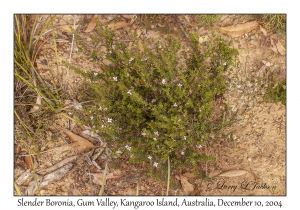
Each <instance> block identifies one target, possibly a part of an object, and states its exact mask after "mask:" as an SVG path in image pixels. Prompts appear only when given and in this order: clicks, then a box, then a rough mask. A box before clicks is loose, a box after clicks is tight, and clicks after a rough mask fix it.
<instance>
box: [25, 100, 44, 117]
mask: <svg viewBox="0 0 300 210" xmlns="http://www.w3.org/2000/svg"><path fill="white" fill-rule="evenodd" d="M41 103H42V98H41V96H38V97H37V99H36V102H35V104H36V105H34V106H33V107H32V108H31V109H30V111H29V112H28V114H31V113H34V112H36V111H37V110H39V108H40V105H41Z"/></svg>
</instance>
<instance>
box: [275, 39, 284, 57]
mask: <svg viewBox="0 0 300 210" xmlns="http://www.w3.org/2000/svg"><path fill="white" fill-rule="evenodd" d="M276 48H277V50H278V52H279V54H280V55H285V51H286V50H285V48H284V47H283V45H282V44H281V42H280V41H279V40H278V42H277V43H276Z"/></svg>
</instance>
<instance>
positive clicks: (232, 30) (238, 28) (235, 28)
mask: <svg viewBox="0 0 300 210" xmlns="http://www.w3.org/2000/svg"><path fill="white" fill-rule="evenodd" d="M258 25H259V23H258V22H257V21H251V22H247V23H242V24H236V25H232V26H227V27H221V28H220V32H221V33H223V34H226V35H228V36H231V37H233V38H234V37H239V36H242V35H244V34H245V33H248V32H250V31H252V30H253V29H255V28H256V27H257V26H258Z"/></svg>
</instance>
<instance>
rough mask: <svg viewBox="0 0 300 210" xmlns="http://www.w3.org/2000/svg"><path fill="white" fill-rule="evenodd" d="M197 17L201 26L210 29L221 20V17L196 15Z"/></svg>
mask: <svg viewBox="0 0 300 210" xmlns="http://www.w3.org/2000/svg"><path fill="white" fill-rule="evenodd" d="M197 17H198V20H199V21H200V23H201V25H204V26H209V27H210V26H212V25H213V24H214V23H215V22H217V21H218V20H219V19H220V18H221V15H197Z"/></svg>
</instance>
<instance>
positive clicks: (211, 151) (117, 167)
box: [14, 15, 286, 196]
mask: <svg viewBox="0 0 300 210" xmlns="http://www.w3.org/2000/svg"><path fill="white" fill-rule="evenodd" d="M44 16H45V17H44V19H43V20H45V19H47V18H48V17H49V15H44ZM92 17H93V15H76V25H78V27H77V28H76V31H77V32H78V34H79V35H80V37H81V38H82V39H83V40H84V42H85V44H86V46H87V48H88V50H89V51H91V52H92V50H93V48H95V46H93V43H92V39H91V38H90V35H91V34H94V33H95V32H94V31H91V32H84V31H85V30H86V28H87V26H88V23H89V22H90V20H91V19H92ZM98 18H99V22H100V24H106V23H109V22H118V21H129V20H127V19H126V18H124V17H122V16H120V15H98ZM178 18H179V20H180V22H181V23H182V25H183V27H184V29H185V30H186V31H192V32H195V33H196V34H197V35H198V36H199V37H200V36H202V37H210V36H211V33H212V31H214V32H215V33H217V34H220V35H222V37H223V38H224V39H226V40H230V39H231V38H230V37H229V36H226V35H224V34H221V33H220V32H218V28H219V27H222V26H230V25H234V24H240V23H245V22H247V21H249V20H248V19H247V18H246V17H245V15H222V17H221V19H220V20H218V22H216V23H215V24H214V25H213V26H212V28H208V27H205V26H201V24H200V23H199V21H198V20H197V17H196V15H178ZM149 19H150V18H146V17H145V16H143V15H137V18H136V20H135V22H133V24H132V25H130V26H128V27H124V28H120V29H118V30H116V34H117V36H116V37H117V39H119V40H124V42H125V43H127V44H128V47H131V46H132V44H133V43H132V42H130V40H129V41H128V40H127V39H128V38H127V35H128V33H129V32H130V31H135V32H136V33H140V36H141V38H142V39H144V40H151V39H153V40H157V39H158V38H159V37H164V36H165V35H166V34H172V35H173V36H177V37H179V38H180V40H181V41H182V43H183V45H184V43H185V42H186V37H185V35H184V33H183V31H182V30H181V28H180V27H179V26H178V24H177V22H176V21H175V20H174V18H173V17H172V16H171V15H164V16H160V17H156V18H153V21H149ZM146 20H147V21H146ZM73 24H74V15H57V16H56V17H55V19H54V26H55V27H59V26H65V25H73ZM141 28H143V29H144V28H146V30H144V31H143V30H142V29H141ZM57 33H58V35H57V36H58V38H59V42H58V59H59V63H61V62H62V61H69V59H70V51H71V49H72V53H71V59H70V63H71V64H72V65H73V66H76V67H78V68H81V69H84V70H86V71H91V72H100V71H101V69H100V67H99V63H97V61H95V60H93V59H92V58H91V57H89V56H87V55H85V54H84V53H82V52H80V51H79V50H78V43H77V42H76V40H75V41H74V43H73V44H72V34H71V33H68V32H66V31H61V30H57ZM50 34H51V33H50ZM46 36H50V35H49V34H48V35H45V37H46ZM272 38H273V39H278V40H280V41H281V42H282V43H283V45H284V44H285V35H282V34H275V33H274V32H271V31H267V33H266V34H264V32H263V31H262V30H261V29H260V27H257V28H255V29H254V30H252V31H250V32H247V33H245V34H244V35H242V36H239V37H237V38H234V40H238V41H239V44H238V43H236V45H237V46H239V47H240V50H239V63H238V65H237V66H236V67H235V68H234V71H233V74H232V75H228V78H229V79H228V81H227V82H228V90H227V93H226V95H225V98H226V100H227V104H228V106H229V107H230V108H231V112H232V114H236V117H235V122H234V123H233V124H232V125H231V126H230V127H228V128H226V129H225V131H224V134H228V136H229V138H227V139H223V140H222V141H219V142H216V143H214V144H212V143H211V145H210V146H209V147H208V145H205V146H203V148H202V149H203V151H205V152H206V154H208V155H213V156H215V157H216V161H209V162H207V163H201V164H199V165H198V167H197V171H198V172H199V173H198V174H195V173H192V171H191V169H189V168H186V169H183V170H174V171H173V172H172V174H171V182H172V183H173V184H172V185H171V188H170V191H169V195H178V196H179V195H194V196H201V195H204V196H210V195H219V196H222V195H224V196H225V195H243V196H249V195H286V106H284V105H282V104H281V103H270V102H269V103H267V102H264V101H263V98H262V97H263V94H264V93H263V92H262V89H261V88H260V85H259V84H258V82H257V80H258V77H259V76H261V75H262V74H263V72H264V71H265V69H266V68H268V69H271V70H272V71H274V72H275V73H276V75H277V77H278V79H280V80H282V79H285V76H286V57H285V56H283V55H280V54H279V53H276V52H274V51H273V50H272V49H271V48H272V43H271V40H272ZM36 68H37V69H38V71H39V73H40V74H41V75H42V76H43V77H44V78H46V79H47V78H50V71H49V70H50V69H52V70H53V71H56V56H55V51H54V50H53V43H51V42H49V43H46V44H45V45H44V46H43V47H42V49H41V50H40V53H39V55H38V57H37V61H36ZM249 78H250V80H249ZM56 79H57V80H58V81H63V82H60V83H59V84H60V87H61V88H62V89H64V90H65V92H66V95H67V97H66V98H68V100H69V101H71V102H74V101H75V99H76V100H77V101H78V102H83V101H80V97H79V96H78V95H77V92H76V89H77V88H78V87H79V85H80V84H81V83H82V78H81V76H79V75H78V74H76V73H74V72H73V71H72V70H71V69H68V68H67V67H66V66H65V65H62V64H61V65H60V66H59V72H56ZM82 106H84V104H82ZM70 116H71V115H70ZM51 123H52V126H51V130H49V131H47V132H46V134H45V136H46V138H45V139H43V140H42V142H43V146H42V148H41V154H40V156H39V157H38V158H35V161H36V163H37V168H36V171H37V172H39V171H42V170H44V169H47V168H50V167H51V166H53V165H55V164H56V163H58V162H60V161H63V160H65V159H66V158H69V157H74V160H72V161H70V162H69V164H71V165H70V168H68V170H67V172H66V173H65V174H64V176H63V177H61V178H60V179H59V180H56V181H53V182H52V183H50V184H47V185H45V187H43V188H42V189H41V191H40V194H41V195H97V194H98V193H99V190H100V188H101V185H100V183H95V182H94V181H93V180H95V179H98V180H102V178H96V175H95V174H96V173H97V174H99V172H100V171H99V169H98V168H97V167H96V166H95V165H93V164H92V165H89V164H88V161H87V160H86V156H85V155H83V154H81V153H78V152H77V151H76V149H74V147H72V146H71V145H70V144H69V142H68V138H67V136H66V134H65V133H64V130H65V129H69V130H71V131H72V132H73V133H76V134H80V133H81V132H82V131H84V130H88V127H84V126H79V125H78V124H76V123H74V122H73V121H69V119H68V118H66V117H64V116H61V115H59V116H56V117H55V119H53V121H52V122H51ZM87 126H88V125H87ZM229 134H230V135H229ZM86 138H88V137H86ZM96 138H97V137H96ZM213 139H214V137H213V136H212V140H213ZM91 142H92V143H93V144H94V145H95V146H96V147H98V148H103V151H104V152H103V151H102V154H101V156H99V158H98V159H96V162H97V163H98V165H99V166H100V167H101V168H102V169H103V168H104V162H105V160H108V159H109V160H110V159H113V160H114V161H111V162H109V165H108V168H109V172H108V176H109V175H111V177H110V178H108V179H107V182H106V185H105V190H104V194H105V195H136V191H137V187H138V188H139V195H158V196H160V195H165V192H166V189H167V185H166V182H164V181H161V180H157V179H154V178H151V177H149V176H147V175H146V172H147V168H148V167H147V166H145V164H138V165H137V164H136V165H131V164H129V163H128V157H126V156H122V159H118V160H116V159H114V158H113V157H109V155H110V152H109V151H110V150H109V148H108V146H107V145H106V144H105V143H103V142H100V141H97V140H95V138H94V139H91ZM14 153H15V160H14V163H15V167H14V179H15V181H16V180H18V178H19V177H20V176H21V175H22V174H23V175H24V172H26V170H27V172H28V171H29V169H27V167H26V165H25V164H24V156H23V155H26V154H27V151H26V150H24V148H22V147H20V146H19V145H16V144H15V150H14ZM77 155H78V156H77ZM88 155H89V156H90V157H91V156H93V155H94V154H88ZM113 162H114V163H113ZM110 163H111V165H110ZM224 172H227V173H224ZM48 173H50V172H49V171H48ZM222 174H223V175H222ZM40 176H41V177H42V176H45V174H42V173H40ZM32 180H34V179H33V176H32V174H31V175H29V178H27V179H25V181H24V182H23V183H22V182H18V183H20V188H21V191H22V192H23V193H24V194H26V193H27V194H36V192H34V190H32V189H31V190H29V189H28V188H29V186H30V182H31V181H32Z"/></svg>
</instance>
